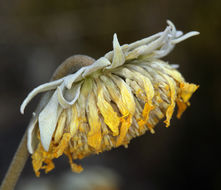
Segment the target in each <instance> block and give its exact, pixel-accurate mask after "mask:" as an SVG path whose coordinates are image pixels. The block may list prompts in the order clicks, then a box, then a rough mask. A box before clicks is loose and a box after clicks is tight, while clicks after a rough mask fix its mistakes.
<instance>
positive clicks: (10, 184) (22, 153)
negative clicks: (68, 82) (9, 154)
mask: <svg viewBox="0 0 221 190" xmlns="http://www.w3.org/2000/svg"><path fill="white" fill-rule="evenodd" d="M94 61H95V60H94V59H93V58H91V57H89V56H86V55H74V56H71V57H69V58H68V59H66V60H65V61H64V62H63V63H62V64H61V65H60V66H59V67H58V68H57V69H56V71H55V72H54V74H53V76H52V78H51V81H53V80H57V79H59V78H62V77H64V76H65V75H67V74H70V73H73V72H75V71H77V70H78V69H80V68H81V67H83V66H87V65H91V64H92V63H93V62H94ZM28 156H29V153H28V149H27V131H25V134H24V136H23V138H22V140H21V142H20V144H19V147H18V149H17V151H16V153H15V155H14V157H13V159H12V162H11V164H10V166H9V169H8V171H7V173H6V175H5V177H4V179H3V181H2V185H1V187H0V190H13V189H14V187H15V185H16V183H17V181H18V178H19V176H20V174H21V172H22V170H23V168H24V166H25V163H26V161H27V159H28Z"/></svg>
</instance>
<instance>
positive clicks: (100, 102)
mask: <svg viewBox="0 0 221 190" xmlns="http://www.w3.org/2000/svg"><path fill="white" fill-rule="evenodd" d="M96 82H97V86H98V92H97V106H98V108H99V111H100V113H101V114H102V116H103V118H104V122H105V123H106V124H107V126H108V127H109V128H110V129H111V131H112V132H113V136H116V135H118V134H119V128H118V127H119V123H120V118H119V117H118V115H117V112H115V111H114V109H113V107H112V106H111V104H110V103H109V102H108V101H106V100H105V98H104V88H105V87H104V85H103V84H102V83H101V81H100V80H96Z"/></svg>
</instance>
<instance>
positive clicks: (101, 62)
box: [82, 57, 111, 77]
mask: <svg viewBox="0 0 221 190" xmlns="http://www.w3.org/2000/svg"><path fill="white" fill-rule="evenodd" d="M109 65H111V62H110V61H109V60H108V59H107V58H105V57H101V58H100V59H98V60H97V61H95V62H94V63H93V64H92V65H89V66H87V67H85V71H84V73H83V74H82V76H83V77H86V76H88V75H90V74H91V73H94V72H96V71H98V70H100V69H103V68H105V67H107V66H109Z"/></svg>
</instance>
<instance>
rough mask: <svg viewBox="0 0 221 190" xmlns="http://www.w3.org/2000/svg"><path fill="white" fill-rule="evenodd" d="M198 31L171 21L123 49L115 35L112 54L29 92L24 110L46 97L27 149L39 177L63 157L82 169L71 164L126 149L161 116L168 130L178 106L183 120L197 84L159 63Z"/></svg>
mask: <svg viewBox="0 0 221 190" xmlns="http://www.w3.org/2000/svg"><path fill="white" fill-rule="evenodd" d="M197 34H198V32H189V33H187V34H185V35H183V34H182V32H181V31H177V30H176V28H175V27H174V25H173V24H172V23H171V22H170V21H168V26H167V27H166V29H165V30H164V31H163V32H160V33H157V34H155V35H153V36H150V37H148V38H145V39H142V40H139V41H137V42H134V43H132V44H126V45H122V46H120V44H119V42H118V39H117V35H116V34H114V39H113V51H110V52H108V53H107V54H106V55H105V56H104V57H101V58H100V59H98V60H96V61H95V62H94V63H93V64H92V65H89V66H85V67H82V68H81V69H79V70H78V71H77V72H75V73H71V74H69V75H67V76H64V77H62V78H60V79H57V80H55V81H52V82H49V83H45V84H43V85H40V86H39V87H37V88H35V89H34V90H33V91H32V92H30V93H29V95H28V96H27V98H26V99H25V100H24V102H23V104H22V105H21V113H23V112H24V109H25V107H26V105H27V104H28V103H29V101H30V100H31V99H32V98H33V97H34V96H35V95H37V94H38V93H40V92H46V94H45V95H44V97H43V99H42V101H41V102H40V106H39V107H38V109H37V111H36V113H34V116H33V119H32V121H31V122H30V124H29V128H28V145H27V146H28V150H29V152H30V153H31V154H32V164H33V168H34V171H35V173H36V175H37V176H39V175H40V172H39V170H40V169H45V172H49V171H50V170H52V169H53V168H54V164H53V162H52V160H53V159H54V158H58V157H60V156H61V155H62V154H65V155H67V156H68V158H69V162H70V165H71V168H72V170H73V171H75V172H80V171H81V170H82V167H81V166H79V165H77V164H75V163H74V162H73V160H75V159H82V158H84V157H86V156H88V155H91V154H98V153H101V152H103V151H106V150H110V149H112V148H116V147H119V146H121V145H123V146H125V147H127V145H128V143H129V142H130V140H131V139H132V138H134V137H137V136H140V135H142V134H144V133H145V132H146V131H147V130H150V132H151V133H154V132H155V131H154V127H155V125H156V124H157V123H158V122H159V121H160V120H161V119H162V118H164V117H165V120H164V122H165V124H166V127H168V126H169V125H170V119H171V117H172V115H173V112H174V108H175V105H176V104H177V106H178V113H177V117H178V118H180V116H181V115H182V113H183V112H184V111H185V109H186V108H187V106H189V99H190V97H191V96H192V94H193V93H194V92H195V91H196V89H197V88H198V86H197V85H195V84H191V83H187V82H186V81H185V80H184V78H183V77H182V75H181V74H180V73H179V71H177V69H176V68H177V65H169V64H168V63H167V62H165V61H162V60H161V59H160V58H162V57H164V56H166V55H167V54H168V53H170V51H171V50H172V49H173V48H174V46H175V44H177V43H179V42H181V41H183V40H185V39H187V38H189V37H191V36H194V35H197Z"/></svg>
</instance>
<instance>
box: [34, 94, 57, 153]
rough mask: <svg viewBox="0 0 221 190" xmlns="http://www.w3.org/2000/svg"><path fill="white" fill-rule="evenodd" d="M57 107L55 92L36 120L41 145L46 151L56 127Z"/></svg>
mask: <svg viewBox="0 0 221 190" xmlns="http://www.w3.org/2000/svg"><path fill="white" fill-rule="evenodd" d="M59 107H60V106H59V104H58V98H57V90H56V91H55V92H54V94H53V96H52V97H51V99H50V100H49V102H48V104H47V105H46V106H45V108H44V109H43V110H42V111H41V113H40V114H39V118H38V121H39V129H40V137H41V143H42V146H43V147H44V149H45V150H46V151H48V149H49V146H50V142H51V138H52V136H53V133H54V131H55V128H56V125H57V120H58V117H59V113H60V110H59ZM60 109H61V108H60Z"/></svg>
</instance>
